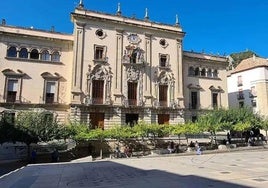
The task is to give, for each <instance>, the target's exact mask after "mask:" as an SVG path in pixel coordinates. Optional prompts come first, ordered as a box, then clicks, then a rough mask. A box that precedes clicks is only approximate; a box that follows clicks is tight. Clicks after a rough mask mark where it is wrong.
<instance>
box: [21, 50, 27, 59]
mask: <svg viewBox="0 0 268 188" xmlns="http://www.w3.org/2000/svg"><path fill="white" fill-rule="evenodd" d="M19 58H25V59H28V50H27V49H26V48H22V49H20V52H19Z"/></svg>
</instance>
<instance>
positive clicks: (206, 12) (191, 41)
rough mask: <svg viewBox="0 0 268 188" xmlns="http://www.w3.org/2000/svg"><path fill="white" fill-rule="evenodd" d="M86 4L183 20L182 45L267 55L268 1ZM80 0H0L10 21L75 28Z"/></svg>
mask: <svg viewBox="0 0 268 188" xmlns="http://www.w3.org/2000/svg"><path fill="white" fill-rule="evenodd" d="M83 2H84V5H85V8H86V9H89V10H95V11H100V12H105V13H110V14H114V13H115V12H116V9H117V3H119V2H120V3H121V9H122V14H123V15H124V16H128V17H132V16H133V15H135V16H136V18H139V19H143V17H144V13H145V8H148V12H149V17H150V20H152V21H155V22H161V23H166V24H174V23H175V15H176V14H178V15H179V20H180V24H181V26H182V28H183V31H185V32H186V36H185V38H184V50H193V51H196V52H202V51H204V52H205V53H209V54H220V55H224V54H225V55H228V54H230V53H233V52H241V51H246V50H252V51H254V52H256V53H257V54H258V55H260V56H262V57H266V58H267V57H268V47H267V46H268V21H267V19H268V1H266V0H165V1H161V0H83ZM78 3H79V0H42V1H40V0H23V1H22V0H0V7H1V11H0V19H3V18H5V19H6V22H7V25H13V26H22V27H30V26H33V27H34V28H37V29H45V30H50V28H51V26H54V27H55V30H56V31H59V32H63V33H72V29H73V25H72V23H71V21H70V13H71V12H72V11H73V10H74V8H75V6H76V5H77V4H78Z"/></svg>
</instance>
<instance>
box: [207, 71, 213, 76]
mask: <svg viewBox="0 0 268 188" xmlns="http://www.w3.org/2000/svg"><path fill="white" fill-rule="evenodd" d="M207 77H209V78H211V77H212V71H211V69H208V72H207Z"/></svg>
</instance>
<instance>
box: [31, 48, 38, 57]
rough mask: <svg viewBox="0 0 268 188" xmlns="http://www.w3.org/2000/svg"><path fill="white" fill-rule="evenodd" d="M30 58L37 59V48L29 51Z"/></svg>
mask: <svg viewBox="0 0 268 188" xmlns="http://www.w3.org/2000/svg"><path fill="white" fill-rule="evenodd" d="M30 59H39V53H38V50H37V49H33V50H32V51H31V53H30Z"/></svg>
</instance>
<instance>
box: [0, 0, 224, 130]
mask: <svg viewBox="0 0 268 188" xmlns="http://www.w3.org/2000/svg"><path fill="white" fill-rule="evenodd" d="M71 19H72V22H73V24H74V32H73V34H70V35H69V34H62V33H57V32H55V31H53V30H52V31H40V30H36V29H33V28H20V27H10V26H7V25H5V24H4V23H3V24H2V25H1V26H0V33H1V35H0V45H1V48H0V71H1V72H2V74H0V108H1V111H2V112H3V113H7V112H8V113H12V114H15V112H16V111H18V110H25V109H30V108H37V109H43V110H45V111H48V112H53V113H54V112H55V114H57V118H58V119H59V120H60V121H61V122H64V121H68V120H74V119H75V120H78V121H80V122H84V123H87V124H91V125H92V127H93V128H96V127H102V128H109V127H111V126H114V125H116V124H120V125H121V124H130V125H132V124H134V123H135V122H138V121H145V122H148V123H159V124H164V123H169V124H178V123H183V122H184V121H185V118H186V119H191V118H192V119H194V117H195V116H196V110H197V109H198V110H201V109H212V107H216V106H222V107H227V93H226V90H227V83H226V71H225V67H226V66H227V64H226V62H227V59H226V58H224V57H218V56H212V55H206V54H198V53H193V52H183V45H182V41H183V38H184V35H185V33H184V31H183V30H182V28H181V27H180V25H179V22H178V18H176V21H175V23H174V25H167V24H160V23H155V22H152V21H151V20H150V19H149V16H148V12H147V11H146V12H145V16H144V19H142V20H139V19H134V18H127V17H124V16H122V15H121V11H120V9H118V10H117V12H116V14H115V15H111V14H104V13H99V12H95V11H90V10H86V9H85V8H84V7H83V4H79V6H78V7H77V8H76V9H75V11H74V12H73V13H72V14H71ZM192 68H193V70H194V72H192ZM197 68H198V71H197ZM192 73H194V75H192ZM195 91H196V93H195ZM195 98H196V99H195ZM189 104H190V106H189ZM190 107H191V108H190Z"/></svg>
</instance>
